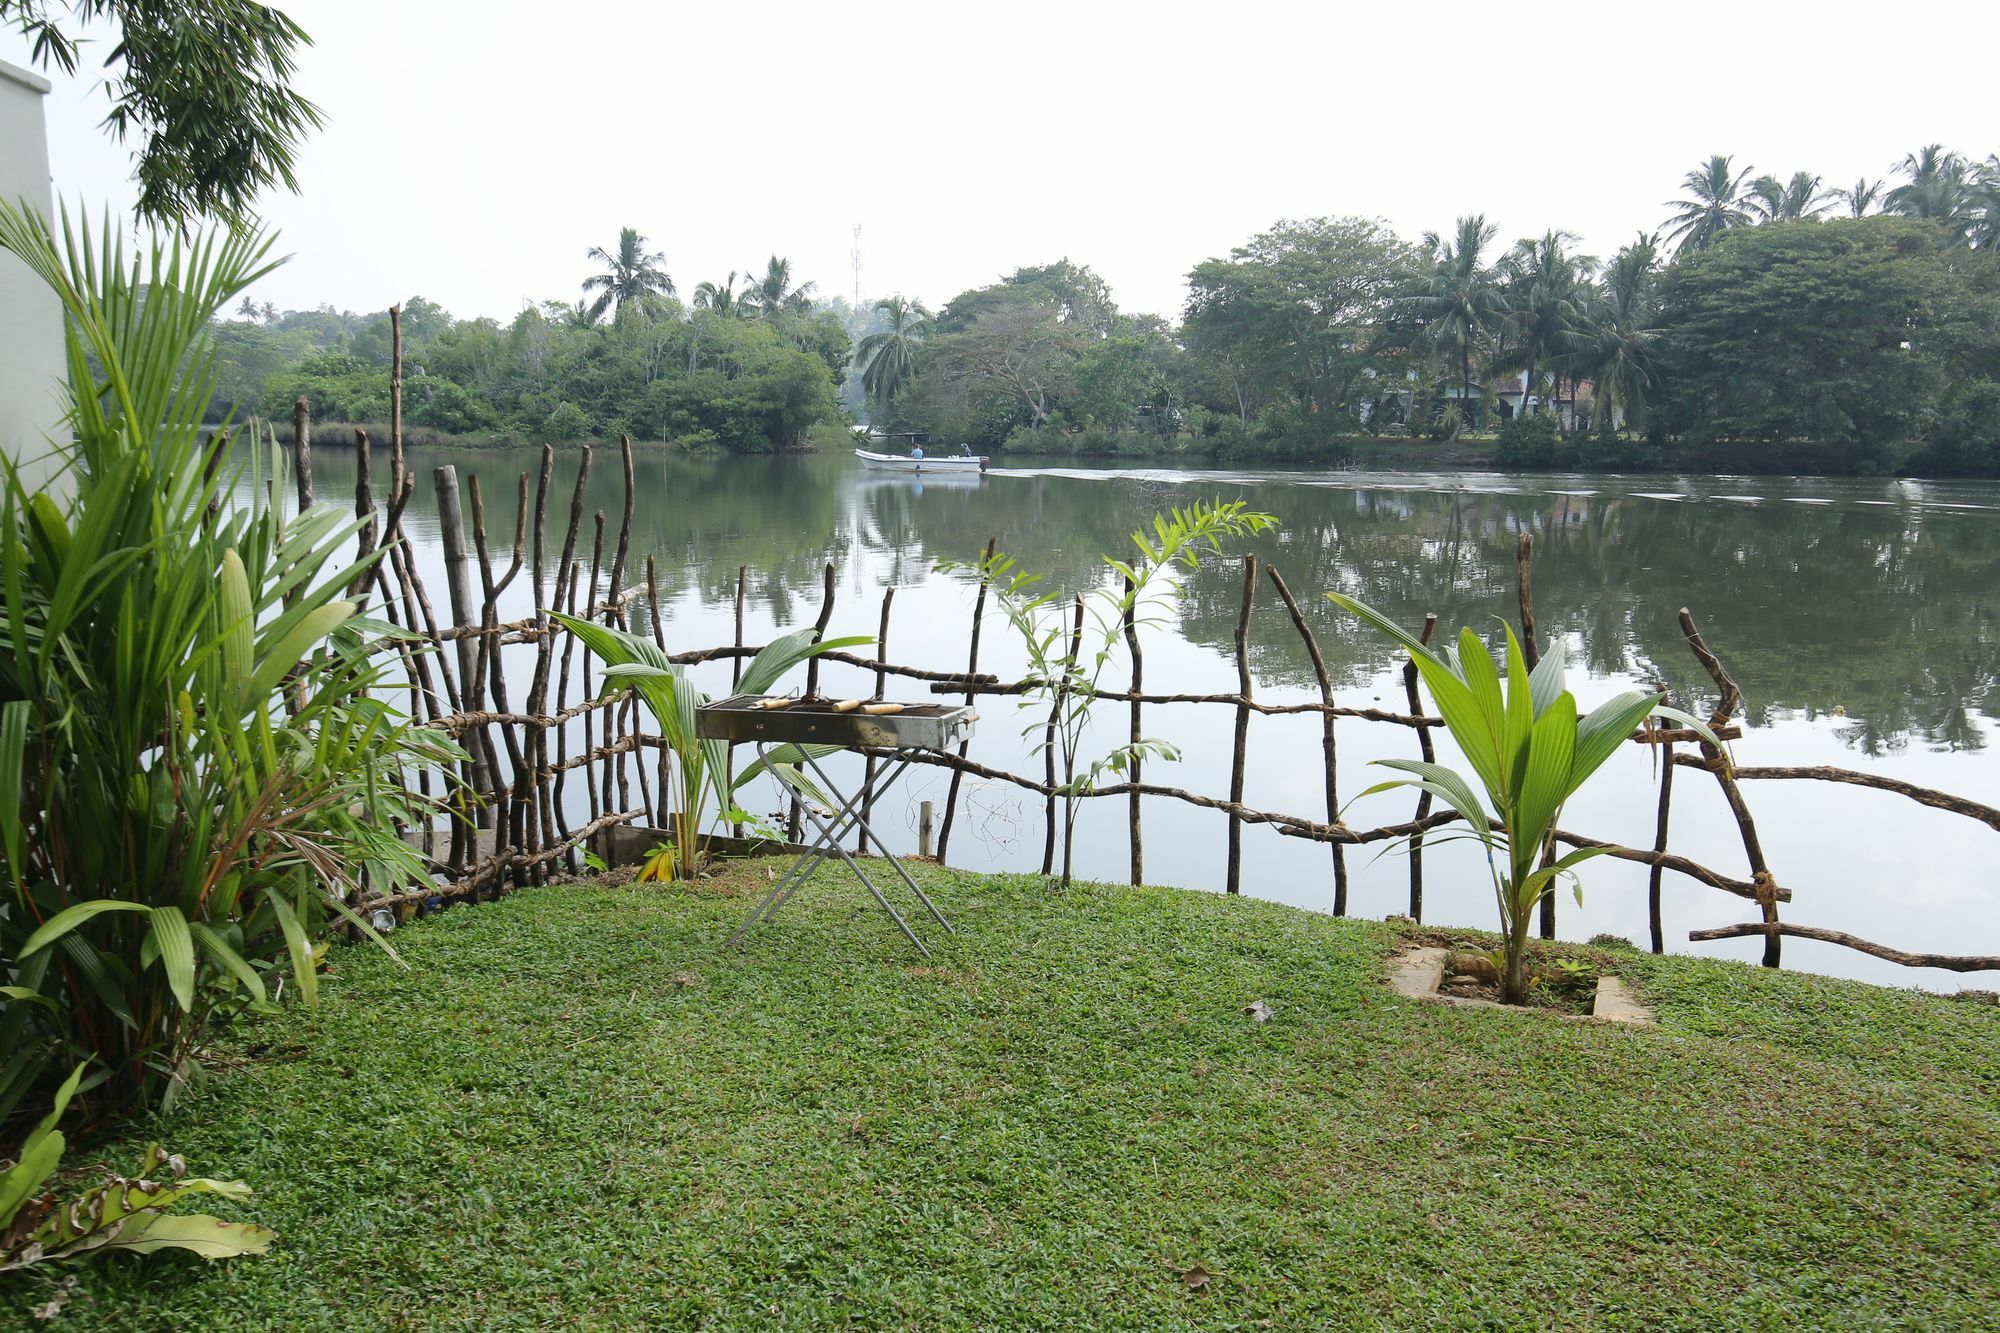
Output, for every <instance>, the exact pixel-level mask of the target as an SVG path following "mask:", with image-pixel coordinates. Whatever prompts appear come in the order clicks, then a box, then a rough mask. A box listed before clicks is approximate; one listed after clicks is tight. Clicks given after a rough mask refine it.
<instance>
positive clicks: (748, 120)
mask: <svg viewBox="0 0 2000 1333" xmlns="http://www.w3.org/2000/svg"><path fill="white" fill-rule="evenodd" d="M278 3H279V5H280V7H281V8H283V9H285V10H286V11H288V12H289V13H291V14H292V16H293V17H294V18H296V19H298V20H299V22H300V23H301V24H303V25H304V27H305V28H306V29H307V31H309V32H310V33H311V34H312V35H313V38H314V42H315V45H314V46H313V47H312V48H311V49H310V50H309V51H307V52H306V53H305V55H304V57H303V60H302V62H301V70H300V74H299V85H300V87H301V89H302V90H303V91H304V92H305V93H306V95H307V96H309V97H311V98H313V99H314V100H315V101H317V102H318V103H319V104H320V106H321V107H322V108H323V109H324V110H325V112H326V116H327V127H326V129H325V130H324V131H323V132H322V133H320V134H318V135H316V136H314V138H313V139H312V140H311V141H310V142H309V143H308V144H307V145H306V147H305V150H304V153H303V155H302V157H301V160H300V171H299V174H300V178H301V184H302V187H303V192H302V194H301V195H299V196H298V197H296V198H294V197H291V196H286V195H276V196H272V197H271V198H270V199H269V200H268V201H267V202H266V204H265V210H266V216H267V217H268V219H269V220H270V222H271V223H272V224H273V225H275V226H276V227H277V228H278V229H279V230H280V231H281V233H282V242H281V246H282V249H283V250H285V251H287V252H289V253H291V254H292V255H294V258H293V260H292V262H291V263H290V264H289V265H287V266H286V267H285V268H284V269H282V270H280V271H279V273H278V274H276V275H275V276H274V277H272V278H271V279H269V280H267V281H266V283H265V284H264V285H263V287H262V288H260V289H259V291H258V292H257V295H258V297H259V298H260V299H264V300H269V301H273V302H275V303H277V304H278V305H279V306H281V307H286V308H292V307H311V306H316V305H319V304H321V303H327V302H330V303H332V304H333V305H335V306H339V307H342V308H349V309H355V310H369V309H382V308H384V307H386V306H388V305H389V304H390V303H391V302H393V301H396V300H399V299H402V298H405V297H408V296H411V295H416V294H421V295H423V296H427V297H429V298H431V299H433V300H436V301H440V302H442V303H443V304H444V305H445V306H446V307H448V308H449V309H450V310H451V311H452V312H453V313H455V314H458V315H461V316H465V315H481V314H484V315H494V316H497V317H500V318H502V319H505V318H506V317H508V316H511V315H512V314H513V313H514V312H515V311H516V310H518V309H519V308H520V307H521V305H522V303H523V302H524V301H528V300H540V299H543V298H548V297H559V298H564V299H570V298H573V297H574V296H575V295H576V294H577V285H578V283H579V281H580V280H581V279H582V277H583V276H584V274H585V273H587V272H588V271H589V265H588V264H587V263H586V261H585V258H584V252H585V251H586V250H587V249H589V247H591V246H592V245H603V246H605V247H606V248H611V247H612V246H613V245H615V243H616V239H617V235H618V228H619V227H620V226H621V225H625V224H629V225H633V226H636V227H638V228H639V229H640V231H642V232H643V233H644V234H645V235H646V236H647V237H649V238H650V240H651V242H652V246H653V248H656V249H660V250H664V251H665V252H666V255H667V260H668V269H669V271H670V272H671V273H672V274H673V276H674V278H675V280H676V282H678V283H679V284H680V285H681V287H682V290H683V291H684V292H687V291H691V290H692V289H693V287H694V285H695V283H697V282H699V281H701V280H702V279H704V278H707V279H720V278H721V277H722V276H723V275H724V274H725V273H727V272H728V270H730V269H731V268H737V269H742V268H746V267H750V266H753V265H754V266H755V267H757V268H759V269H761V267H762V264H763V261H764V258H765V257H766V256H767V255H769V254H770V253H771V252H773V251H776V252H777V253H779V254H784V255H789V256H790V257H791V258H792V260H793V261H794V271H795V272H798V273H801V274H802V275H803V276H805V277H808V278H813V279H817V280H818V282H819V283H820V286H821V289H822V290H823V291H828V292H834V291H837V292H841V293H847V292H848V291H849V288H850V285H851V274H850V267H849V247H850V241H851V237H850V228H851V227H852V226H853V225H854V224H855V223H859V224H861V226H862V229H863V230H862V237H861V248H862V257H863V265H864V267H863V272H862V283H861V286H862V291H863V293H864V295H866V296H867V297H869V298H871V299H872V298H874V297H876V296H879V295H882V294H885V293H888V292H891V291H901V292H905V293H908V294H911V295H915V296H919V297H922V298H923V299H925V300H927V301H930V302H932V303H933V304H935V303H937V302H940V301H943V300H944V299H946V298H948V297H950V296H951V295H953V294H954V293H956V292H958V291H960V290H961V289H963V288H965V287H968V286H972V285H975V284H978V283H981V282H987V281H991V280H992V279H993V278H995V277H996V276H998V275H1000V274H1002V273H1004V272H1006V271H1009V270H1011V269H1013V268H1014V267H1016V266H1018V265H1022V264H1030V263H1041V262H1045V261H1048V260H1052V259H1056V258H1059V257H1061V256H1065V255H1067V256H1068V257H1070V258H1072V259H1075V260H1077V261H1079V262H1085V263H1089V264H1091V265H1092V266H1094V267H1095V268H1096V269H1097V271H1098V272H1099V273H1101V274H1102V275H1103V276H1104V277H1105V278H1106V279H1107V280H1108V281H1109V282H1110V283H1111V286H1112V288H1113V291H1114V293H1115V294H1116V296H1117V298H1118V300H1119V302H1120V303H1121V305H1123V306H1124V307H1125V308H1127V309H1130V310H1151V311H1157V312H1160V313H1163V314H1174V313H1176V312H1178V310H1179V307H1180V303H1181V300H1182V297H1183V294H1184V288H1183V275H1184V274H1185V273H1186V272H1187V270H1188V268H1189V267H1190V266H1191V265H1193V264H1194V263H1196V262H1198V261H1199V260H1201V259H1203V258H1205V257H1208V256H1210V255H1219V254H1224V253H1226V252H1227V251H1228V250H1229V248H1230V247H1231V246H1232V245H1234V244H1237V243H1239V242H1240V241H1242V240H1243V239H1245V238H1246V237H1248V236H1250V235H1251V234H1253V233H1254V232H1256V231H1258V230H1260V229H1262V228H1264V227H1266V226H1268V225H1269V224H1270V223H1271V222H1272V221H1274V220H1276V219H1278V218H1282V217H1303V216H1312V215H1318V214H1341V213H1361V214H1371V215H1376V216H1380V217H1383V218H1386V219H1387V220H1388V221H1389V222H1390V223H1391V224H1392V225H1394V226H1395V227H1396V228H1397V229H1399V230H1400V231H1402V232H1403V233H1404V234H1405V235H1407V236H1410V237H1412V238H1414V237H1415V236H1417V235H1418V234H1419V233H1421V232H1422V231H1423V230H1425V229H1426V228H1444V227H1448V226H1449V225H1450V223H1451V221H1452V219H1453V218H1454V217H1455V216H1456V215H1458V214H1460V213H1463V212H1470V211H1484V212H1485V213H1486V214H1487V215H1488V216H1489V217H1490V218H1491V219H1492V220H1493V221H1495V222H1496V223H1497V224H1498V225H1499V226H1500V229H1501V236H1502V239H1503V241H1511V240H1512V239H1514V238H1515V237H1518V236H1523V235H1527V234H1529V233H1533V232H1539V231H1541V230H1542V229H1544V228H1546V227H1550V226H1562V227H1566V228H1568V229H1570V230H1572V231H1575V232H1578V233H1580V234H1581V235H1582V236H1583V237H1584V239H1585V242H1586V246H1587V248H1589V249H1591V250H1593V251H1595V252H1598V253H1608V252H1609V251H1610V250H1612V249H1615V248H1616V247H1617V246H1618V245H1619V244H1621V243H1622V242H1624V241H1625V240H1627V239H1629V237H1630V236H1631V235H1632V234H1633V233H1634V232H1635V231H1636V230H1638V229H1639V228H1641V227H1652V226H1655V225H1657V224H1658V223H1659V221H1660V220H1661V218H1662V217H1663V215H1664V212H1665V210H1664V209H1663V208H1662V207H1661V201H1662V200H1665V199H1667V198H1668V197H1669V196H1670V195H1672V194H1674V193H1676V191H1677V186H1678V182H1679V180H1680V178H1681V176H1682V175H1683V174H1684V173H1685V172H1687V171H1688V170H1689V169H1690V168H1691V167H1693V166H1694V165H1696V163H1697V162H1698V161H1699V160H1701V159H1702V158H1704V157H1705V156H1706V155H1707V154H1709V153H1713V152H1725V153H1733V154H1736V155H1737V160H1738V163H1739V165H1740V164H1743V163H1754V164H1756V165H1757V166H1758V167H1759V168H1760V169H1765V170H1770V171H1773V172H1776V173H1778V174H1780V175H1788V174H1790V173H1791V172H1792V171H1793V170H1795V169H1798V168H1807V169H1810V170H1813V171H1817V172H1819V173H1821V174H1823V175H1824V176H1825V177H1826V179H1827V181H1828V183H1829V184H1834V183H1847V182H1849V181H1852V180H1853V179H1854V178H1855V177H1856V176H1858V175H1862V174H1866V175H1868V176H1870V177H1875V176H1881V175H1884V174H1886V172H1887V170H1888V168H1889V166H1890V165H1891V163H1892V162H1894V161H1895V160H1896V159H1898V158H1899V157H1901V156H1902V154H1904V153H1906V152H1908V151H1910V150H1911V149H1913V148H1915V147H1917V146H1918V145H1920V144H1922V143H1926V142H1930V141H1934V140H1941V141H1943V142H1945V143H1946V144H1948V145H1950V146H1953V147H1956V148H1959V149H1962V150H1964V151H1967V152H1970V153H1973V154H1974V155H1976V156H1981V157H1983V156H1984V155H1985V154H1987V153H1989V152H1992V151H1994V150H1995V149H1996V148H2000V117H1996V116H1995V113H1994V111H1993V104H1992V100H1991V82H1990V70H1991V53H1992V49H1993V44H1994V41H1995V39H1996V37H2000V31H1997V30H2000V22H1996V20H1995V19H1994V17H1993V10H1992V9H1991V8H1990V7H1989V5H1988V4H1985V3H1978V4H1944V3H1935V2H1933V0H1904V2H1903V3H1899V4H1896V5H1894V6H1889V7H1885V6H1877V5H1869V6H1862V5H1857V4H1852V3H1848V4H1841V3H1834V4H1820V5H1811V6H1806V5H1797V6H1794V5H1789V4H1787V5H1778V4H1764V3H1759V2H1758V0H1737V2H1736V3H1731V4H1706V3H1688V2H1686V0H1683V3H1678V4H1674V5H1669V6H1643V7H1642V6H1633V5H1620V4H1604V3H1598V4H1555V3H1542V4H1536V3H1532V2H1529V3H1519V4H1514V5H1463V6H1461V5H1457V4H1427V5H1422V6H1415V5H1390V4H1382V5H1378V6H1372V7H1367V8H1363V7H1359V6H1349V5H1335V4H1327V3H1312V4H1293V5H1285V4H1268V3H1253V2H1247V0H1233V2H1231V3H1217V4H1209V5H1200V6H1178V5H1172V4H1160V3H1153V4H1147V5H1122V4H1120V5H1113V4H1101V3H1093V2H1092V0H1070V2H1069V3H1063V4H1042V3H1027V2H1022V3H1013V4H1009V5H1003V6H990V5H966V4H951V3H944V4H939V3H928V4H910V5H906V4H900V3H889V2H886V0H884V2H878V3H870V4H863V5H853V4H835V3H824V2H822V3H816V4H791V3H758V4H728V3H711V4H699V5H689V4H672V3H655V2H651V0H597V2H596V3H589V4H581V3H578V4H571V5H568V6H553V7H552V6H549V5H546V4H534V5H529V4H520V3H513V2H512V0H485V2H484V3H479V4H470V3H445V2H443V0H395V2H390V0H278ZM104 49H105V48H104V47H101V46H100V47H99V48H98V51H99V54H98V55H97V57H96V60H98V61H101V60H102V58H103V57H102V52H103V50H104ZM26 56H27V52H26V48H25V43H23V42H22V41H21V39H20V38H18V37H17V36H15V35H13V34H12V33H8V34H5V35H0V59H5V60H8V61H11V62H13V63H15V64H26V63H27V59H26ZM85 74H86V77H84V78H83V79H81V80H79V81H77V82H76V83H72V84H67V85H65V84H64V83H62V82H61V81H58V87H57V91H56V93H55V95H53V96H52V97H51V98H50V99H49V117H50V126H49V137H50V150H51V155H52V158H53V160H54V170H55V180H56V188H57V192H58V193H59V194H60V195H63V196H65V197H67V198H69V199H70V200H72V201H74V200H75V199H76V198H78V197H79V196H81V197H82V198H84V199H86V200H88V201H89V202H90V203H91V205H92V206H93V208H95V207H97V206H100V205H102V204H103V203H105V202H109V203H111V204H112V205H113V206H115V207H117V206H123V205H124V204H126V203H128V202H129V200H130V199H131V197H132V194H133V191H132V189H131V187H130V185H129V181H128V178H129V173H130V169H129V159H128V155H127V153H126V152H125V151H124V150H121V149H119V148H116V147H114V146H112V145H110V144H108V143H107V142H106V141H105V140H104V139H103V137H102V136H101V135H100V134H99V132H98V130H97V128H96V126H97V122H98V121H99V120H100V119H101V118H102V116H103V113H104V112H103V102H102V99H101V95H100V94H98V93H96V92H95V91H94V90H93V83H94V80H93V79H92V78H90V77H88V74H89V71H88V69H86V71H85Z"/></svg>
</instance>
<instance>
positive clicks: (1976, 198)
mask: <svg viewBox="0 0 2000 1333" xmlns="http://www.w3.org/2000/svg"><path fill="white" fill-rule="evenodd" d="M1970 193H1971V202H1972V207H1973V212H1974V218H1973V223H1972V227H1971V233H1972V244H1973V246H1974V247H1975V248H1977V249H1980V250H2000V153H1989V154H1988V155H1987V157H1986V160H1985V161H1984V162H1982V163H1980V164H1979V167H1978V170H1976V171H1975V172H1974V173H1973V177H1972V185H1971V190H1970ZM265 309H267V310H268V309H270V307H269V306H266V307H265Z"/></svg>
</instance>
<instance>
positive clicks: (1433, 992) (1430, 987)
mask: <svg viewBox="0 0 2000 1333" xmlns="http://www.w3.org/2000/svg"><path fill="white" fill-rule="evenodd" d="M1450 954H1451V951H1450V950H1449V949H1423V948H1419V949H1406V950H1404V951H1403V952H1402V953H1399V954H1397V955H1396V956H1395V958H1393V959H1391V960H1390V966H1389V985H1390V987H1391V989H1393V990H1394V991H1395V992H1396V994H1398V995H1407V996H1409V997H1410V998H1411V999H1413V1000H1434V999H1436V998H1437V997H1438V993H1437V991H1438V984H1439V983H1440V982H1442V981H1443V980H1444V963H1445V959H1446V958H1448V957H1449V956H1450Z"/></svg>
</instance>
